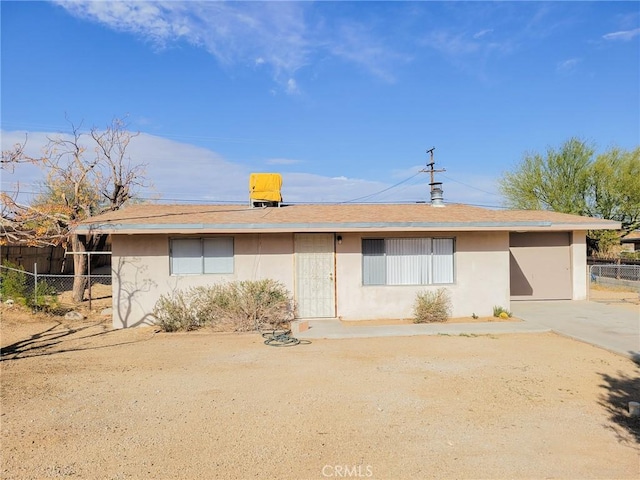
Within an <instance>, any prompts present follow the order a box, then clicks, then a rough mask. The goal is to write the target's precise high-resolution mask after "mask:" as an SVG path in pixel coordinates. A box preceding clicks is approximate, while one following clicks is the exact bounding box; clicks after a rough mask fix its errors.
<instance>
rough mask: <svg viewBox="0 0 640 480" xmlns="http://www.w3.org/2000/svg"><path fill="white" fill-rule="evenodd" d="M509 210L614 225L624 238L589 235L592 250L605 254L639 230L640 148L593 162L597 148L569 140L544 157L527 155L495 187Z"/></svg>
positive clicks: (606, 154) (612, 152) (603, 155)
mask: <svg viewBox="0 0 640 480" xmlns="http://www.w3.org/2000/svg"><path fill="white" fill-rule="evenodd" d="M499 187H500V190H501V192H502V194H503V196H504V198H505V201H506V204H507V206H508V207H510V208H516V209H524V210H531V209H538V210H553V211H556V212H563V213H573V214H576V215H589V216H593V217H597V218H604V219H608V220H616V221H618V222H620V223H621V224H622V232H621V233H620V234H615V233H613V232H595V231H594V232H589V234H588V237H589V244H590V246H591V248H593V249H595V250H598V251H603V250H607V249H608V248H610V247H611V246H612V245H614V244H618V243H619V239H620V236H625V235H627V234H628V233H629V232H631V231H632V230H634V229H636V228H638V227H640V147H637V148H636V149H635V150H632V151H625V150H622V149H620V148H616V147H614V148H610V149H609V150H607V151H605V152H603V153H601V154H599V155H597V156H595V148H594V147H593V146H592V145H590V144H588V143H587V142H585V141H584V140H581V139H578V138H570V139H569V140H567V141H566V142H565V143H563V144H562V145H561V146H560V147H559V148H553V147H549V148H548V149H547V152H546V154H545V155H542V154H539V153H527V154H525V155H524V157H523V159H522V161H521V162H520V163H519V164H518V165H517V166H516V168H515V169H514V170H513V171H511V172H507V173H505V174H504V175H503V176H502V178H501V179H500V181H499Z"/></svg>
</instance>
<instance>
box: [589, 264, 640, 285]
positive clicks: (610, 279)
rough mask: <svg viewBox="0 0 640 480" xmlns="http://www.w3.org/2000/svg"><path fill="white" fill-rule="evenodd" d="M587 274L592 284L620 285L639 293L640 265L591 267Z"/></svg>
mask: <svg viewBox="0 0 640 480" xmlns="http://www.w3.org/2000/svg"><path fill="white" fill-rule="evenodd" d="M589 274H590V277H591V282H592V283H601V284H607V285H621V286H626V287H632V288H636V289H638V290H639V291H640V265H617V264H605V265H591V266H590V267H589Z"/></svg>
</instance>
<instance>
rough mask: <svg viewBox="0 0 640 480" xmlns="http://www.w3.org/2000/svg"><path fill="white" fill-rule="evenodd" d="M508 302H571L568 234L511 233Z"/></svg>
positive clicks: (569, 243)
mask: <svg viewBox="0 0 640 480" xmlns="http://www.w3.org/2000/svg"><path fill="white" fill-rule="evenodd" d="M509 250H510V253H511V264H510V273H511V299H512V300H570V299H571V298H572V287H571V285H572V278H571V239H570V233H569V232H553V233H532V232H527V233H515V232H514V233H511V234H510V235H509Z"/></svg>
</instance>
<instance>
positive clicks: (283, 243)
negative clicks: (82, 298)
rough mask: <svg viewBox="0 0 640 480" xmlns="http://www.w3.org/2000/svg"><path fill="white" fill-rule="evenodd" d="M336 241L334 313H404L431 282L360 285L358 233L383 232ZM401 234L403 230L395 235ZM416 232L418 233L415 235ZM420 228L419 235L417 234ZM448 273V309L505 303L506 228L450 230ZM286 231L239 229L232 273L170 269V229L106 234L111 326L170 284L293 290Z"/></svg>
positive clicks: (468, 310)
mask: <svg viewBox="0 0 640 480" xmlns="http://www.w3.org/2000/svg"><path fill="white" fill-rule="evenodd" d="M340 235H341V236H342V242H341V243H339V244H336V257H335V258H336V277H335V278H336V314H337V316H339V317H342V318H343V319H345V320H364V319H384V318H408V317H410V316H411V313H412V307H413V302H414V300H415V297H416V294H417V293H418V292H421V291H425V290H428V289H432V290H435V289H437V288H439V287H440V286H439V285H433V286H363V285H362V255H361V245H362V242H361V239H362V237H363V236H364V237H389V236H390V235H389V234H388V233H385V234H379V235H376V234H375V233H371V234H367V235H362V234H356V233H342V234H340ZM398 236H402V237H406V236H410V235H407V234H402V235H398ZM415 236H420V235H415ZM423 236H424V235H423ZM442 236H446V237H449V238H451V237H454V238H455V281H454V284H452V285H443V286H444V287H445V288H446V289H447V290H448V291H449V292H450V294H451V299H452V304H453V312H452V315H453V316H454V317H459V316H469V315H471V314H472V313H475V314H477V315H480V316H485V315H491V313H492V309H493V306H494V305H500V306H503V307H505V308H509V234H508V232H452V233H450V234H447V235H442ZM293 238H294V237H293V234H244V235H236V236H235V241H234V253H235V259H234V273H233V274H228V275H181V276H172V275H171V274H170V270H169V236H167V235H114V236H113V258H112V260H113V299H114V313H113V324H114V327H116V328H121V327H131V326H138V325H143V324H151V323H153V320H154V319H153V316H152V312H153V307H154V305H155V303H156V301H157V300H158V298H159V297H160V296H161V295H163V294H169V293H171V292H172V291H175V290H177V289H187V288H190V287H194V286H200V285H208V284H212V283H217V282H225V281H232V280H257V279H261V278H272V279H275V280H278V281H280V282H282V283H283V284H284V285H285V286H286V287H287V288H288V289H289V290H290V291H291V292H293V291H294V283H295V282H294V272H295V265H294V256H293V251H294V248H293Z"/></svg>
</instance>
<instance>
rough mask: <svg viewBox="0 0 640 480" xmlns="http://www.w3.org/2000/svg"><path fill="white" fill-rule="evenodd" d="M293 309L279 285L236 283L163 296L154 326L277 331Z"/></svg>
mask: <svg viewBox="0 0 640 480" xmlns="http://www.w3.org/2000/svg"><path fill="white" fill-rule="evenodd" d="M292 306H293V300H292V298H291V294H290V293H289V291H288V290H287V289H286V288H285V287H284V285H282V284H281V283H279V282H276V281H274V280H269V279H266V280H257V281H238V282H230V283H225V284H219V285H212V286H208V287H196V288H193V289H191V290H188V291H187V292H183V291H178V292H175V293H174V294H173V295H171V296H164V295H163V296H162V297H160V300H158V302H157V303H156V306H155V308H154V316H155V317H156V324H157V325H159V326H160V327H161V328H162V329H163V330H165V331H167V332H173V331H177V330H194V329H196V328H200V327H202V326H204V325H211V326H212V327H214V328H216V329H218V330H233V331H236V332H246V331H252V330H261V329H264V328H277V327H278V326H280V325H282V324H283V323H285V322H287V321H289V320H292V319H293V308H292Z"/></svg>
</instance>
